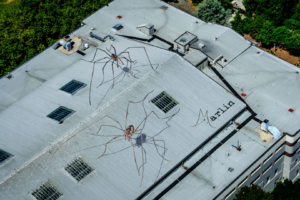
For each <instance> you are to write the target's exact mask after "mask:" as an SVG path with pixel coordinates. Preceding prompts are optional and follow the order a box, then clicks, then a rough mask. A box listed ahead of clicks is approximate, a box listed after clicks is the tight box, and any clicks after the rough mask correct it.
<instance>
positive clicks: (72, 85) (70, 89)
mask: <svg viewBox="0 0 300 200" xmlns="http://www.w3.org/2000/svg"><path fill="white" fill-rule="evenodd" d="M85 86H86V84H85V83H82V82H80V81H76V80H72V81H70V82H69V83H67V84H66V85H64V86H63V87H61V88H60V90H62V91H65V92H67V93H70V94H75V93H76V92H77V91H78V90H80V89H81V88H83V87H85Z"/></svg>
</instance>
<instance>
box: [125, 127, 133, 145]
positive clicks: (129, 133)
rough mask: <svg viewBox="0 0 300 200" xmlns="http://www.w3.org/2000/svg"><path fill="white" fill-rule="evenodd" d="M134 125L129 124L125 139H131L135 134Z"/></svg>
mask: <svg viewBox="0 0 300 200" xmlns="http://www.w3.org/2000/svg"><path fill="white" fill-rule="evenodd" d="M134 133H135V132H134V126H133V125H129V126H128V127H127V128H126V130H125V131H124V136H125V140H128V141H130V139H131V136H132V135H133V134H134Z"/></svg>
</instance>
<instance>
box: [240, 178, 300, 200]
mask: <svg viewBox="0 0 300 200" xmlns="http://www.w3.org/2000/svg"><path fill="white" fill-rule="evenodd" d="M299 195H300V179H298V180H297V181H296V182H294V183H293V182H292V181H291V180H288V179H285V180H284V182H283V183H282V182H279V183H277V184H276V186H275V188H274V190H273V191H272V192H265V191H263V190H262V189H261V188H260V187H259V186H258V185H252V186H251V187H247V186H244V187H242V188H241V189H240V191H239V192H238V193H237V194H236V196H235V199H236V200H258V199H259V200H298V199H299Z"/></svg>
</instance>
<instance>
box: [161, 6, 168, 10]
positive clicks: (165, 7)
mask: <svg viewBox="0 0 300 200" xmlns="http://www.w3.org/2000/svg"><path fill="white" fill-rule="evenodd" d="M160 8H161V9H163V10H167V9H168V7H167V6H161V7H160Z"/></svg>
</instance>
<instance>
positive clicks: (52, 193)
mask: <svg viewBox="0 0 300 200" xmlns="http://www.w3.org/2000/svg"><path fill="white" fill-rule="evenodd" d="M31 194H32V195H33V196H34V197H35V198H36V199H37V200H56V199H58V198H59V197H60V196H62V194H61V193H60V192H59V191H58V190H57V189H56V188H55V187H54V186H53V185H52V183H51V182H50V181H47V182H46V183H44V184H43V185H41V186H40V187H38V189H36V190H35V191H33V192H32V193H31Z"/></svg>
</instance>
